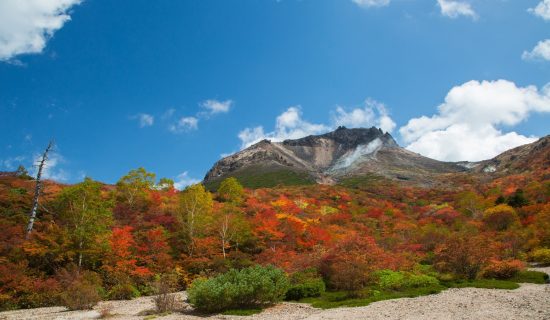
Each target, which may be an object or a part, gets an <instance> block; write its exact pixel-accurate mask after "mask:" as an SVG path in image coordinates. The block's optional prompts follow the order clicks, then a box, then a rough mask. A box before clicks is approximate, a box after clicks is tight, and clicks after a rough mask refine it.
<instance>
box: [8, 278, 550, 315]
mask: <svg viewBox="0 0 550 320" xmlns="http://www.w3.org/2000/svg"><path fill="white" fill-rule="evenodd" d="M535 270H538V271H543V272H546V273H549V274H550V267H548V268H538V269H535ZM178 295H179V297H180V299H181V300H182V301H183V300H184V298H185V293H183V292H182V293H178ZM106 307H108V308H109V309H110V310H111V313H112V314H113V316H112V317H109V319H117V320H123V319H124V320H126V319H128V320H130V319H144V318H145V317H146V316H140V315H139V314H140V313H142V312H143V311H145V310H148V309H153V308H154V304H153V302H152V301H151V298H150V297H142V298H138V299H134V300H129V301H109V302H101V303H100V304H99V305H98V306H97V307H96V308H95V309H94V310H90V311H66V310H65V308H62V307H51V308H37V309H28V310H18V311H8V312H0V320H4V319H5V320H12V319H13V320H15V319H40V320H46V319H47V320H50V319H52V320H53V319H97V318H98V317H99V315H100V313H99V310H101V309H103V308H106ZM186 308H187V310H188V311H183V312H182V313H174V314H171V315H168V316H164V317H157V318H155V319H163V320H176V319H182V320H187V319H189V320H192V319H193V320H199V319H205V317H199V316H196V315H193V314H192V312H191V310H190V307H189V306H186ZM206 319H241V320H243V319H251V320H252V319H258V320H260V319H261V320H279V319H288V320H291V319H292V320H294V319H307V320H318V319H345V320H355V319H385V320H389V319H419V320H420V319H421V320H428V319H498V320H508V319H510V320H512V319H546V320H550V285H549V284H545V285H536V284H522V285H521V287H520V288H518V289H516V290H496V289H476V288H463V289H449V290H446V291H443V292H441V293H439V294H435V295H430V296H423V297H418V298H404V299H395V300H386V301H380V302H375V303H372V304H370V305H368V306H366V307H357V308H337V309H329V310H320V309H315V308H312V307H311V306H309V305H305V304H298V303H282V304H280V305H278V306H275V307H273V308H269V309H267V310H265V311H264V312H262V313H261V314H257V315H254V316H251V317H236V316H223V315H214V316H211V317H206Z"/></svg>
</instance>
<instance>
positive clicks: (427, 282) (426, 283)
mask: <svg viewBox="0 0 550 320" xmlns="http://www.w3.org/2000/svg"><path fill="white" fill-rule="evenodd" d="M405 283H406V286H407V287H409V288H421V287H430V286H436V285H439V280H437V279H436V278H435V277H432V276H428V275H425V274H411V275H409V277H408V278H407V280H406V282H405Z"/></svg>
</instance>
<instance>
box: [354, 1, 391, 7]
mask: <svg viewBox="0 0 550 320" xmlns="http://www.w3.org/2000/svg"><path fill="white" fill-rule="evenodd" d="M352 1H353V2H354V3H355V4H357V5H358V6H360V7H363V8H370V7H385V6H387V5H389V4H390V0H352Z"/></svg>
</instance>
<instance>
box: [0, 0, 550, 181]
mask: <svg viewBox="0 0 550 320" xmlns="http://www.w3.org/2000/svg"><path fill="white" fill-rule="evenodd" d="M41 1H42V2H41ZM21 3H26V6H25V7H24V8H22V5H21ZM33 6H34V7H33ZM29 8H30V9H29ZM0 21H2V22H0V123H1V124H2V125H1V126H0V134H1V136H2V137H3V139H2V140H1V142H0V170H11V169H13V167H14V166H16V165H17V164H19V163H22V164H24V165H25V166H27V167H30V166H31V165H32V162H33V158H34V157H36V155H37V154H38V153H39V152H40V151H41V150H42V149H43V148H44V147H45V146H46V144H47V142H48V140H49V139H51V138H54V139H55V141H56V151H55V152H56V153H55V154H54V157H53V159H52V161H51V163H50V168H49V170H48V176H49V177H51V178H53V179H57V180H60V181H65V182H76V181H79V180H80V179H82V178H83V176H85V175H87V176H91V177H93V178H94V179H97V180H101V181H105V182H109V183H113V182H116V181H117V180H118V178H119V177H120V176H122V175H124V174H125V173H126V172H128V171H129V170H131V169H133V168H137V167H140V166H143V167H145V168H146V169H147V170H149V171H152V172H155V173H156V174H157V176H159V177H161V176H163V177H170V178H174V179H176V180H179V181H180V182H181V184H182V185H183V184H185V183H189V182H191V181H195V180H197V179H198V180H200V179H202V177H203V176H204V174H205V173H206V171H207V170H208V169H209V168H210V167H211V166H212V164H213V163H214V162H215V161H217V160H218V159H220V157H221V155H222V154H227V153H231V152H235V151H238V150H239V149H241V148H242V147H244V146H246V145H249V144H250V143H253V142H254V141H257V140H258V139H261V138H270V139H273V140H281V139H285V138H295V137H299V136H303V135H307V134H315V133H322V132H326V131H329V130H332V129H333V128H334V127H336V126H337V125H346V126H348V127H354V126H356V127H357V126H371V125H376V126H382V127H383V128H384V129H385V130H387V131H391V133H392V135H393V136H394V137H395V138H396V140H397V141H398V142H399V143H400V144H401V145H402V146H405V147H407V148H409V149H411V150H413V151H416V152H419V153H422V154H424V155H427V156H431V157H434V158H438V159H441V160H455V161H457V160H480V159H483V158H489V157H492V156H494V155H496V154H498V153H499V152H502V151H503V150H506V149H508V148H510V147H513V146H516V145H520V144H523V143H527V142H530V141H533V140H534V139H536V137H540V136H544V135H547V134H549V133H550V130H549V128H550V126H549V125H548V124H549V123H550V116H549V113H550V86H547V83H550V40H548V39H550V0H544V1H541V0H522V1H503V0H470V1H465V0H460V1H459V0H456V1H451V0H422V1H420V0H391V1H389V0H355V1H353V0H301V1H300V0H279V1H276V0H200V1H199V0H187V1H164V0H158V1H144V0H143V1H140V0H132V1H125V0H117V1H106V0H84V1H77V0H23V1H19V0H5V1H3V2H2V3H1V4H0ZM23 21H25V22H23ZM33 22H37V23H33ZM37 26H38V27H37ZM438 107H439V109H438Z"/></svg>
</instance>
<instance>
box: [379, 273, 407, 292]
mask: <svg viewBox="0 0 550 320" xmlns="http://www.w3.org/2000/svg"><path fill="white" fill-rule="evenodd" d="M376 276H377V277H378V285H379V286H380V288H381V289H385V290H399V289H402V288H403V287H405V286H406V285H405V274H404V273H403V272H398V271H392V270H380V271H377V272H376Z"/></svg>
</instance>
